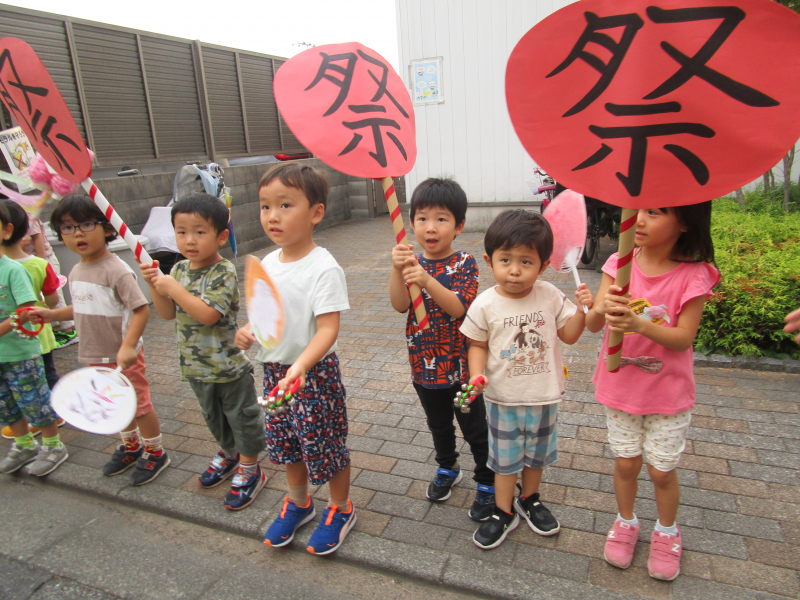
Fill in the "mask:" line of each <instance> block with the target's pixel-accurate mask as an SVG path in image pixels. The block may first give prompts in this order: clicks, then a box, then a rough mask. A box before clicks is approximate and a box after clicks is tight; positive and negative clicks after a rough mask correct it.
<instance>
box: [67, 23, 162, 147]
mask: <svg viewBox="0 0 800 600" xmlns="http://www.w3.org/2000/svg"><path fill="white" fill-rule="evenodd" d="M73 31H74V33H75V47H76V49H77V52H78V62H79V63H80V68H81V75H82V79H83V89H84V92H85V94H86V105H87V108H88V112H89V115H90V118H91V122H92V135H93V137H94V144H95V148H96V151H97V153H98V156H99V157H100V158H101V160H103V161H104V162H114V161H115V160H123V161H129V160H136V159H153V158H156V155H155V148H154V146H153V136H152V132H151V129H150V117H149V114H148V111H147V100H146V98H145V90H144V81H143V79H142V69H141V64H140V63H139V50H138V47H137V43H136V36H135V35H134V34H133V33H127V32H123V31H119V30H115V29H105V28H99V27H92V26H89V25H85V24H83V23H74V24H73Z"/></svg>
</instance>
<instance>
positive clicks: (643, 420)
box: [605, 406, 692, 473]
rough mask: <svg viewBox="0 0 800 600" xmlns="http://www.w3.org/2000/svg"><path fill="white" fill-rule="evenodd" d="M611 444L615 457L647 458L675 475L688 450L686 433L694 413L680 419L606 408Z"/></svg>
mask: <svg viewBox="0 0 800 600" xmlns="http://www.w3.org/2000/svg"><path fill="white" fill-rule="evenodd" d="M605 409H606V426H607V428H608V443H609V444H610V445H611V450H612V451H613V452H614V456H618V457H620V458H634V457H635V456H639V455H641V454H644V457H645V459H646V460H647V462H648V463H649V464H650V465H652V466H653V467H655V468H656V469H658V470H659V471H663V472H665V473H666V472H668V471H672V470H673V469H675V468H676V467H677V466H678V461H679V460H680V458H681V454H683V451H684V450H685V449H686V432H687V431H689V424H690V423H691V422H692V411H691V410H687V411H684V412H682V413H678V414H677V415H632V414H630V413H626V412H625V411H622V410H616V409H614V408H609V407H608V406H606V407H605Z"/></svg>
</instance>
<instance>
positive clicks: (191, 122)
mask: <svg viewBox="0 0 800 600" xmlns="http://www.w3.org/2000/svg"><path fill="white" fill-rule="evenodd" d="M141 44H142V55H143V59H144V64H145V70H146V72H147V85H148V90H149V92H150V105H151V107H152V111H153V121H154V127H155V130H156V137H157V139H158V150H159V158H169V157H179V158H184V159H193V158H200V157H204V156H207V154H208V151H207V150H206V144H205V139H204V138H203V123H202V117H201V113H200V103H199V101H198V98H197V81H196V79H195V74H194V63H193V62H192V45H191V43H190V42H185V43H184V42H175V41H172V40H165V39H161V38H153V37H148V36H141Z"/></svg>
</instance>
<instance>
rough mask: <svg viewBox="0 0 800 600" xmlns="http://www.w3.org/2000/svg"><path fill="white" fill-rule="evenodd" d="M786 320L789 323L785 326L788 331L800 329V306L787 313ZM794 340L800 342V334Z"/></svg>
mask: <svg viewBox="0 0 800 600" xmlns="http://www.w3.org/2000/svg"><path fill="white" fill-rule="evenodd" d="M784 321H786V323H787V325H786V327H784V328H783V330H784V331H785V332H786V333H791V332H793V331H797V330H798V329H800V308H798V309H797V310H796V311H794V312H792V313H789V314H788V315H786V318H785V319H784ZM794 341H795V342H797V343H798V344H800V335H798V336H797V337H796V338H794Z"/></svg>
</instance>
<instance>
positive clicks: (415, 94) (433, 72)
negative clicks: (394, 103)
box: [410, 56, 444, 104]
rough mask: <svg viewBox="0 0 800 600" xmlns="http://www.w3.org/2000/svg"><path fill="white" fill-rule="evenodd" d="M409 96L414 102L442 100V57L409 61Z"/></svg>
mask: <svg viewBox="0 0 800 600" xmlns="http://www.w3.org/2000/svg"><path fill="white" fill-rule="evenodd" d="M410 70H411V78H410V80H411V82H412V90H411V97H412V98H413V99H414V104H439V103H441V102H444V92H443V91H442V57H441V56H437V57H435V58H420V59H418V60H412V61H411V67H410Z"/></svg>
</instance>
